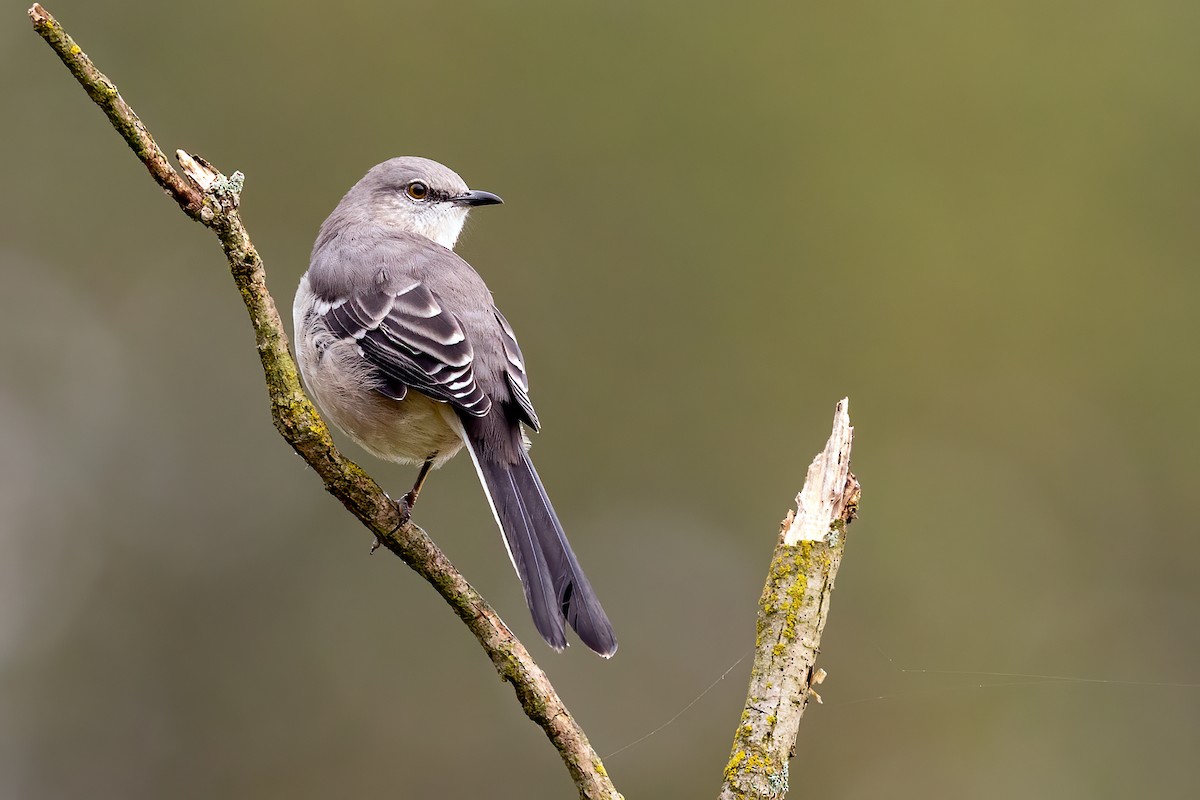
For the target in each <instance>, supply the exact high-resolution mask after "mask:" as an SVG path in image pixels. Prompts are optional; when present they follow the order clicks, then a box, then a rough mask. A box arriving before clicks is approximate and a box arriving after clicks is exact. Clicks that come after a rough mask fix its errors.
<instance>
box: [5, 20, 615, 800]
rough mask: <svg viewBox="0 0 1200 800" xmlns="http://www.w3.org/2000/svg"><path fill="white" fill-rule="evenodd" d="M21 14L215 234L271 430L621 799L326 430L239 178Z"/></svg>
mask: <svg viewBox="0 0 1200 800" xmlns="http://www.w3.org/2000/svg"><path fill="white" fill-rule="evenodd" d="M29 18H30V20H31V21H32V22H33V27H34V30H36V31H37V33H38V34H39V35H41V37H42V38H43V39H45V40H46V42H47V44H49V45H50V46H51V47H52V48H53V49H54V51H55V52H56V53H57V54H58V56H59V58H61V59H62V61H63V63H64V64H66V66H67V68H68V69H69V70H70V71H71V74H72V75H74V76H75V78H76V80H78V81H79V83H80V85H81V86H83V88H84V89H85V90H86V91H87V93H88V95H89V96H90V97H91V98H92V100H93V101H94V102H95V103H96V105H98V106H100V108H101V109H102V110H103V111H104V113H105V114H106V115H107V116H108V119H109V121H110V122H111V123H112V126H113V127H114V128H115V129H116V130H117V132H118V133H120V134H121V136H122V137H123V138H124V139H125V141H126V142H127V143H128V144H129V146H130V148H132V149H133V152H134V153H135V154H136V155H137V157H138V158H139V159H140V160H141V161H142V163H143V164H145V166H146V168H147V169H148V170H149V171H150V174H151V175H152V176H153V177H154V180H155V181H156V182H157V183H158V184H159V186H161V187H162V188H163V189H164V190H165V191H166V192H167V194H168V195H170V196H171V198H172V199H174V200H175V202H177V203H178V204H179V206H180V208H182V209H183V211H184V212H185V213H186V214H187V215H188V216H189V217H192V218H193V219H196V220H199V221H200V222H202V223H203V224H204V225H206V226H207V227H209V228H210V229H212V231H213V232H214V233H215V234H216V235H217V238H218V239H219V240H220V242H221V247H222V249H223V250H224V251H225V255H226V258H227V259H228V260H229V267H230V271H231V272H232V274H233V279H234V282H235V283H236V284H237V288H238V291H239V292H240V293H241V295H242V299H243V301H245V304H246V310H247V311H248V312H249V314H250V321H251V324H252V325H253V326H254V332H255V340H256V343H257V346H258V354H259V357H260V359H261V360H262V367H263V373H264V376H265V378H266V383H267V392H268V394H269V396H270V401H271V416H272V418H273V420H274V422H275V427H276V428H277V429H278V430H279V433H280V434H281V435H282V436H283V438H284V439H285V440H287V442H288V443H289V444H290V445H291V446H292V447H293V448H294V449H295V451H296V452H297V453H299V454H300V455H301V456H302V457H303V458H304V460H305V461H307V462H308V464H309V465H310V466H311V467H312V468H313V470H314V471H315V472H316V473H317V474H318V475H319V476H320V477H321V479H322V480H323V481H324V482H325V488H326V489H327V490H328V491H329V492H330V493H331V494H332V495H334V496H335V497H337V498H338V499H339V500H341V501H342V504H343V505H345V506H346V508H347V509H348V510H349V511H350V513H352V514H353V515H354V516H355V517H357V518H358V519H359V521H361V522H362V524H363V525H365V526H366V527H367V528H368V529H369V530H370V531H372V532H373V533H374V534H375V535H376V536H378V537H379V539H380V541H381V542H382V543H383V544H384V546H385V547H387V548H388V549H389V550H391V551H392V552H393V553H395V554H396V555H397V556H399V557H400V558H401V559H402V560H403V561H404V563H406V564H408V565H409V566H410V567H411V568H412V569H413V570H415V571H416V572H417V573H418V574H419V575H421V577H423V578H425V580H426V581H428V582H429V583H430V584H431V585H432V586H433V587H434V588H435V589H436V590H437V591H438V593H439V594H441V596H442V597H443V598H444V599H445V600H446V602H447V603H448V604H449V605H450V607H451V608H453V609H454V612H455V613H456V614H458V616H459V618H460V619H461V620H462V621H463V622H464V623H466V625H467V627H468V628H470V630H471V632H472V633H473V634H475V637H476V638H477V639H478V640H479V643H480V645H482V647H483V648H484V650H485V651H486V652H487V654H488V657H489V658H490V659H491V660H492V664H493V665H494V666H495V668H496V671H497V672H498V673H499V674H500V677H501V678H503V679H504V680H506V681H508V682H509V683H510V684H512V686H513V689H514V691H515V692H516V694H517V698H518V700H519V701H520V703H521V707H522V708H523V709H524V710H525V713H526V715H528V716H529V718H530V719H532V720H533V721H534V722H535V723H537V724H538V725H539V726H540V727H541V728H542V729H543V730H544V731H545V732H546V736H547V737H548V738H549V739H550V741H551V742H552V743H553V744H554V746H555V748H557V749H558V751H559V753H560V754H561V756H562V759H563V762H564V763H565V764H566V766H567V769H568V771H569V772H570V773H571V778H572V780H573V781H574V782H575V785H576V787H577V788H578V790H579V796H580V797H581V798H585V799H586V800H599V799H600V798H603V800H614V799H615V798H619V797H620V795H619V794H618V793H617V791H616V789H615V788H614V787H613V785H612V781H611V780H609V778H608V775H607V773H606V772H605V770H604V766H603V764H602V763H601V761H600V758H599V756H597V755H596V752H595V751H594V750H593V749H592V746H591V744H589V743H588V740H587V736H586V735H585V734H584V732H583V730H582V728H580V727H579V725H578V724H577V723H576V722H575V720H574V718H573V717H572V716H571V714H570V712H568V711H567V709H566V707H565V706H564V705H563V703H562V700H560V699H559V697H558V694H557V693H556V692H555V691H554V687H553V686H552V685H551V684H550V681H549V680H548V679H547V678H546V675H545V673H543V672H542V670H541V668H539V667H538V665H537V664H536V663H535V662H534V660H533V658H532V657H531V656H530V655H529V652H528V651H527V650H526V649H525V647H524V645H522V644H521V642H520V641H518V640H517V638H516V636H514V635H513V633H512V632H511V631H510V630H509V629H508V628H507V627H506V626H505V625H504V623H503V622H502V621H501V620H500V618H499V617H498V616H497V615H496V612H495V611H493V610H492V608H491V607H490V606H489V605H488V604H487V602H486V601H485V600H484V599H483V597H481V596H480V595H479V593H478V592H476V591H475V589H473V588H472V587H471V585H470V584H469V583H467V580H466V579H465V578H464V577H463V576H462V575H461V574H460V573H459V572H458V570H457V569H455V568H454V565H453V564H451V563H450V561H449V559H447V558H446V556H445V554H444V553H443V552H442V551H441V550H440V549H439V548H438V546H437V545H436V544H434V542H433V540H431V539H430V538H429V536H428V535H426V533H425V532H424V531H423V530H421V528H419V527H417V526H416V525H413V524H411V523H409V524H406V525H403V526H399V527H397V523H398V515H397V510H396V506H395V504H394V503H392V501H391V500H390V499H389V498H388V496H387V495H386V494H385V493H384V492H383V490H382V489H381V488H380V487H379V485H378V484H376V483H375V481H374V480H372V479H371V477H370V476H369V475H367V473H366V472H365V471H364V470H363V469H362V468H361V467H359V466H358V465H357V464H355V463H353V462H352V461H350V460H349V459H347V458H345V457H344V456H343V455H342V454H341V453H340V452H338V450H337V448H336V447H335V446H334V443H333V440H332V439H331V438H330V436H329V430H328V428H326V426H325V423H324V422H322V420H321V418H320V416H319V415H318V413H317V410H316V408H315V407H314V406H313V405H312V403H311V402H310V401H309V399H308V397H307V395H306V394H305V393H304V390H303V388H302V387H301V384H300V379H299V376H298V373H297V370H296V363H295V361H294V360H293V359H292V356H291V354H290V352H289V351H288V340H287V334H286V333H285V332H284V328H283V323H282V322H281V321H280V318H279V312H278V310H277V309H276V306H275V301H274V299H273V298H272V297H271V294H270V292H268V291H267V284H266V273H265V272H264V269H263V262H262V259H261V258H260V257H259V255H258V251H257V250H255V248H254V245H253V243H252V242H251V241H250V235H249V234H248V233H247V232H246V228H245V226H244V225H243V224H242V220H241V217H240V216H239V215H238V213H237V206H238V200H239V194H240V192H241V183H242V176H241V174H240V173H236V172H235V173H234V174H233V175H232V176H231V177H229V178H226V177H225V176H224V175H222V174H221V173H220V172H219V171H218V170H216V169H215V168H213V167H212V166H211V165H210V164H208V163H207V162H205V161H204V160H203V159H201V158H199V157H197V156H188V155H187V154H186V153H182V152H181V154H180V163H181V165H183V167H184V170H185V173H186V174H187V177H186V178H184V177H182V176H180V175H179V173H177V172H176V171H175V170H174V169H173V168H172V167H171V165H170V163H169V162H168V161H167V158H166V156H165V155H164V154H163V152H162V150H161V149H160V148H159V147H158V145H157V144H156V143H155V141H154V138H153V137H152V136H151V135H150V132H149V131H148V130H146V126H145V125H144V124H142V121H141V120H140V119H139V118H138V116H137V114H135V113H134V112H133V109H132V108H130V107H129V105H128V104H127V103H126V102H125V101H124V100H123V99H122V98H121V95H120V93H119V92H118V91H117V88H116V86H115V85H114V84H113V82H112V81H110V80H109V79H108V78H107V77H106V76H105V75H104V74H103V73H102V72H100V71H99V70H98V69H96V66H95V65H94V64H93V63H92V61H91V59H89V58H88V57H87V55H86V54H84V52H83V51H82V50H81V49H80V48H79V46H78V45H77V44H75V42H74V40H72V39H71V37H70V36H68V35H67V33H66V31H64V30H63V27H62V26H61V25H60V24H59V23H58V21H57V20H55V19H54V17H53V16H51V15H50V13H49V12H47V11H46V10H45V9H44V8H42V7H41V6H40V5H37V4H35V5H34V6H33V7H32V8H31V9H29Z"/></svg>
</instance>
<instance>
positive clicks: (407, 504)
mask: <svg viewBox="0 0 1200 800" xmlns="http://www.w3.org/2000/svg"><path fill="white" fill-rule="evenodd" d="M393 502H395V504H396V527H394V528H392V530H391V532H390V533H389V534H388V536H392V535H394V534H395V533H396V531H398V530H400V529H401V528H403V527H404V526H405V525H407V524H408V523H409V522H410V521H411V520H412V506H413V493H412V492H409V493H407V494H406V495H404V496H403V497H401V498H400V499H399V500H396V501H393ZM382 546H383V542H381V541H380V540H379V537H378V536H376V537H375V541H373V542H371V555H375V551H376V550H378V549H379V548H380V547H382Z"/></svg>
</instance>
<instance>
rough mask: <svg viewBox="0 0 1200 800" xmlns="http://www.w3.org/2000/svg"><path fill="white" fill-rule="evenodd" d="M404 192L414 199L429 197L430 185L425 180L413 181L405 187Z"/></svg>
mask: <svg viewBox="0 0 1200 800" xmlns="http://www.w3.org/2000/svg"><path fill="white" fill-rule="evenodd" d="M404 192H405V194H407V195H408V196H409V197H411V198H412V199H413V200H424V199H425V198H427V197H429V185H428V184H427V183H425V182H423V181H413V182H412V183H410V184H409V185H408V186H405V187H404Z"/></svg>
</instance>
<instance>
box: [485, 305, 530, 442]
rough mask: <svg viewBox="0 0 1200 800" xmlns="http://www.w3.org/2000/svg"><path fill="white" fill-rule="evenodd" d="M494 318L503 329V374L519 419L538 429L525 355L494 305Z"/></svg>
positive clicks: (506, 322) (515, 336)
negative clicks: (519, 411)
mask: <svg viewBox="0 0 1200 800" xmlns="http://www.w3.org/2000/svg"><path fill="white" fill-rule="evenodd" d="M492 311H494V312H496V319H497V320H498V321H499V322H500V327H501V329H502V330H503V331H504V336H502V337H501V339H502V340H503V342H504V358H505V362H506V363H505V365H504V375H505V377H506V378H507V379H508V388H509V389H511V390H512V393H513V397H514V398H516V401H517V405H518V406H520V408H521V419H522V420H523V421H524V422H525V424H527V425H528V426H529V427H531V428H533V429H534V430H535V431H536V430H538V429H539V423H538V417H537V412H536V411H534V410H533V401H532V400H530V399H529V376H528V375H527V374H526V373H525V357H524V356H522V355H521V347H520V345H518V344H517V335H516V334H515V333H513V329H512V326H511V325H509V324H508V320H506V319H505V318H504V315H503V314H501V313H500V309H498V308H496V307H495V306H493V307H492Z"/></svg>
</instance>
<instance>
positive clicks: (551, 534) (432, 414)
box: [293, 157, 617, 658]
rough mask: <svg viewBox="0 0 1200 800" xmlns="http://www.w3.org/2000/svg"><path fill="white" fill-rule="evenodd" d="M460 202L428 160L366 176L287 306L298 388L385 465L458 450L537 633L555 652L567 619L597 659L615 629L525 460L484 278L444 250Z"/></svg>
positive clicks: (526, 406) (512, 346) (400, 161)
mask: <svg viewBox="0 0 1200 800" xmlns="http://www.w3.org/2000/svg"><path fill="white" fill-rule="evenodd" d="M500 202H502V201H501V199H500V198H499V197H497V196H496V195H494V194H491V193H490V192H482V191H472V190H470V189H468V188H467V185H466V184H465V183H464V182H463V180H462V178H460V177H459V176H458V175H457V174H455V173H454V172H453V171H452V170H450V169H448V168H447V167H444V166H442V165H441V164H438V163H437V162H435V161H430V160H428V159H425V158H413V157H404V158H393V159H391V160H390V161H385V162H383V163H382V164H379V165H377V166H375V167H373V168H372V169H371V170H370V171H369V172H368V173H367V174H366V176H364V177H363V179H362V180H360V181H359V182H358V183H356V184H355V185H354V187H353V188H351V189H350V191H349V192H347V193H346V196H345V197H343V198H342V201H341V202H340V203H338V205H337V208H335V209H334V210H333V213H332V214H330V215H329V218H328V219H326V220H325V222H324V224H322V225H321V231H320V233H319V234H318V236H317V241H316V243H315V244H314V245H313V252H312V260H311V262H310V263H309V267H308V272H306V273H305V274H304V277H302V278H301V279H300V287H299V288H298V289H297V291H296V302H295V304H294V306H293V314H294V319H295V326H296V327H295V331H296V356H297V361H298V362H299V365H300V373H301V374H302V375H303V376H304V382H305V384H306V385H307V386H308V389H309V391H310V392H311V393H312V395H313V398H314V399H315V400H316V402H317V405H318V406H320V407H321V410H322V411H324V412H325V415H326V416H327V417H328V418H329V419H330V420H332V422H333V423H334V424H335V425H337V427H339V428H341V429H342V430H343V431H345V432H346V434H347V435H348V436H350V438H351V439H353V440H354V441H355V442H357V443H358V444H359V445H361V446H362V447H363V448H365V449H366V450H368V451H369V452H371V453H373V454H374V455H376V456H378V457H379V458H383V459H386V460H388V461H397V462H400V463H402V464H420V465H421V471H420V474H419V475H418V477H417V481H416V483H415V484H414V485H413V488H412V491H410V492H409V493H408V494H406V495H405V496H404V497H403V498H402V499H401V500H400V502H399V506H400V512H401V516H402V518H404V519H407V518H408V515H409V513H410V511H411V509H412V506H413V505H414V504H415V503H416V501H417V496H418V495H419V494H420V491H421V486H422V485H423V484H424V481H425V478H426V476H427V475H428V473H429V470H430V469H431V468H434V467H440V466H441V465H442V464H444V463H445V462H446V461H448V460H449V459H450V458H451V457H453V456H454V455H455V454H456V453H458V451H459V450H461V449H463V447H464V445H465V446H466V449H467V452H468V453H470V455H471V460H472V461H473V462H474V463H475V470H476V472H477V473H478V474H479V479H480V482H481V483H482V484H483V488H484V492H485V494H486V495H487V499H488V503H489V504H490V505H491V508H492V513H493V514H494V515H495V517H496V522H497V523H498V524H499V526H500V530H501V532H502V533H503V534H504V542H505V547H506V548H507V550H508V555H509V558H510V559H511V560H512V563H513V566H514V567H515V568H516V570H517V575H518V576H519V577H520V578H521V584H522V586H524V589H525V600H526V602H527V603H528V604H529V610H530V611H531V612H532V614H533V621H534V624H535V625H536V626H537V629H538V632H539V633H541V635H542V636H543V637H544V638H545V639H546V641H547V642H548V643H549V644H550V646H551V647H553V648H554V649H556V650H561V649H562V648H563V647H565V646H566V644H567V639H566V631H565V628H564V622H565V623H566V624H569V625H570V626H571V627H572V628H573V629H574V630H575V632H576V633H577V634H578V635H579V638H580V639H581V640H582V641H583V643H584V644H586V645H587V646H588V647H590V648H591V649H592V650H594V651H596V652H597V653H599V654H600V655H602V656H604V657H605V658H607V657H609V656H611V655H612V654H613V653H615V652H616V650H617V640H616V636H615V635H614V634H613V629H612V624H611V623H610V622H609V621H608V617H607V616H606V615H605V613H604V609H603V608H601V606H600V601H599V600H598V599H597V598H596V593H595V592H594V591H593V590H592V586H591V584H590V583H589V582H588V579H587V577H586V576H585V575H584V574H583V570H582V569H581V568H580V566H579V562H578V561H577V560H576V559H575V554H574V553H573V552H572V551H571V546H570V544H568V543H567V537H566V534H564V533H563V529H562V524H561V523H560V522H559V521H558V516H557V515H556V514H555V513H554V508H553V506H551V505H550V498H549V497H548V496H547V495H546V490H545V488H544V487H543V486H542V481H541V479H540V478H538V474H537V472H536V471H535V470H534V468H533V462H531V461H530V460H529V455H528V453H527V452H526V451H527V449H528V446H529V445H528V439H527V438H526V437H525V435H524V432H523V431H522V427H521V426H522V425H523V424H524V425H525V426H528V427H529V428H531V429H532V430H534V431H536V430H538V418H537V414H536V413H535V412H534V410H533V403H531V402H530V400H529V380H528V377H527V376H526V373H525V359H524V358H523V357H522V356H521V348H520V347H519V346H518V345H517V339H516V336H514V334H513V330H512V327H511V326H510V325H509V324H508V321H507V320H505V319H504V315H503V314H501V313H500V310H499V309H498V308H496V306H495V304H494V303H493V301H492V293H491V292H490V291H488V288H487V285H486V284H484V282H483V279H482V278H480V277H479V275H478V274H477V273H476V272H475V270H474V269H472V268H471V265H470V264H468V263H467V262H466V261H464V260H463V259H461V258H459V257H458V256H457V255H455V254H454V252H453V248H454V244H455V242H456V241H457V240H458V235H459V233H460V232H461V231H462V227H463V223H464V222H466V219H467V212H468V211H469V210H470V209H471V208H472V207H474V206H484V205H492V204H495V203H500Z"/></svg>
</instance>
